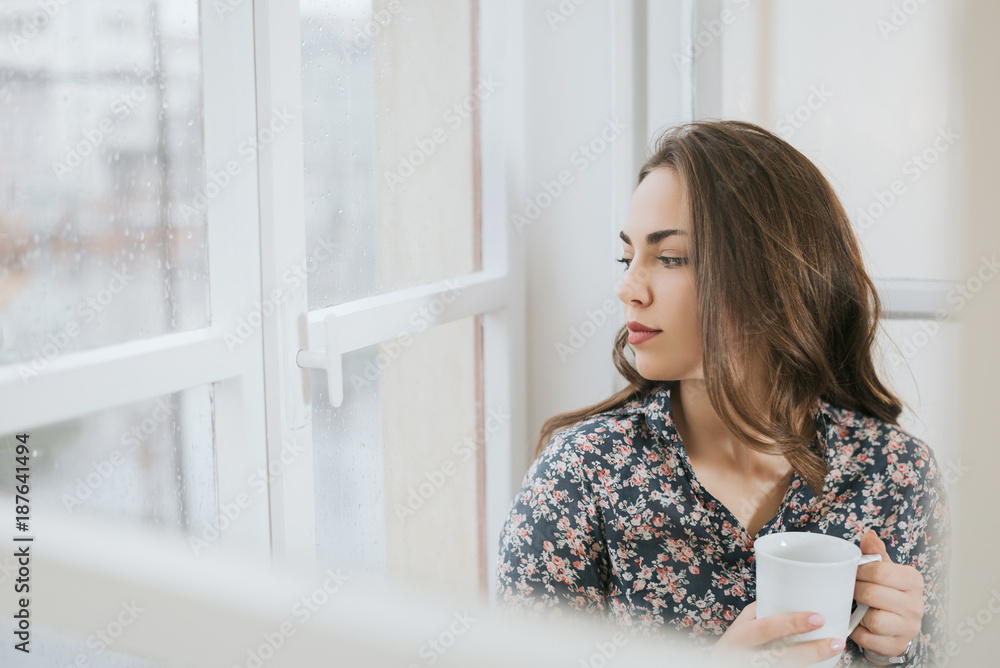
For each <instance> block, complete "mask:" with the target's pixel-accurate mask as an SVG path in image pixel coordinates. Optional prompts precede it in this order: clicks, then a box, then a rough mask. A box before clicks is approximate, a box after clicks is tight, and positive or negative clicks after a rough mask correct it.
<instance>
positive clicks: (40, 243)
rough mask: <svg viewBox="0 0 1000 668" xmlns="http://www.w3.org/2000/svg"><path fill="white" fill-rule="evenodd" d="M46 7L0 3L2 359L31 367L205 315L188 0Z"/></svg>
mask: <svg viewBox="0 0 1000 668" xmlns="http://www.w3.org/2000/svg"><path fill="white" fill-rule="evenodd" d="M48 4H51V6H52V11H51V16H50V15H49V14H47V13H46V11H43V7H42V5H41V4H39V3H37V2H8V3H4V6H3V7H2V9H0V23H2V24H3V25H4V26H5V27H6V28H7V29H6V30H4V39H2V40H0V117H2V118H3V124H2V127H0V335H2V338H0V364H3V363H9V362H15V361H16V362H24V363H26V364H30V365H31V366H33V367H35V368H36V369H37V370H41V368H44V366H45V365H46V364H47V363H48V361H49V360H51V359H52V358H53V357H55V356H57V355H59V354H60V353H62V352H68V351H78V350H83V349H88V348H93V347H96V346H102V345H108V344H114V343H120V342H123V341H127V340H130V339H135V338H142V337H148V336H154V335H158V334H163V333H167V332H174V331H181V330H187V329H193V328H198V327H202V326H205V325H206V324H208V322H209V314H208V304H209V301H208V281H207V276H208V256H207V250H206V245H205V217H204V201H205V200H204V192H205V178H204V170H203V167H202V165H203V162H204V156H203V150H202V148H203V145H202V136H201V65H200V62H201V61H200V41H199V33H198V2H197V0H177V1H175V2H169V3H162V4H161V3H160V2H154V1H149V0H146V1H143V0H129V1H125V0H119V1H112V2H109V1H107V0H100V1H97V0H79V1H76V0H74V2H71V3H65V2H59V3H48ZM46 6H48V5H46ZM39 17H41V18H39ZM36 24H40V27H38V25H36Z"/></svg>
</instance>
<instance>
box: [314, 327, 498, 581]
mask: <svg viewBox="0 0 1000 668" xmlns="http://www.w3.org/2000/svg"><path fill="white" fill-rule="evenodd" d="M479 336H480V333H479V324H478V322H477V318H466V319H463V320H458V321H455V322H452V323H448V324H445V325H441V326H438V327H432V328H430V329H428V330H426V331H424V332H421V333H419V334H417V335H415V336H412V337H410V338H400V339H394V340H392V341H389V342H386V343H383V344H380V345H379V346H371V347H369V348H366V349H364V350H360V351H357V352H356V353H353V354H350V355H346V356H345V360H344V379H345V380H344V403H343V404H342V405H341V406H340V407H339V408H335V409H334V408H331V407H330V405H329V403H328V400H327V396H326V392H325V389H326V380H325V377H324V376H323V375H322V374H321V373H317V374H314V376H313V378H312V387H313V391H314V395H313V399H312V401H313V442H314V447H315V449H316V450H315V466H316V522H317V542H318V545H319V555H320V558H321V560H323V561H326V562H330V563H334V564H342V565H344V566H345V567H350V568H352V569H355V570H357V571H360V572H366V573H368V574H373V575H380V576H384V577H386V578H388V579H389V580H390V581H398V582H406V583H407V584H410V585H414V586H421V587H430V588H433V589H434V590H435V591H436V592H439V593H443V594H444V595H450V596H453V597H456V598H464V599H469V600H471V599H475V598H477V597H478V596H480V593H481V591H482V590H483V587H485V556H484V542H483V541H484V536H483V522H482V513H483V510H482V508H483V503H484V496H483V490H484V488H483V482H482V473H481V472H482V466H483V454H482V434H483V428H484V427H483V425H482V424H480V422H481V420H482V419H483V418H482V417H480V411H481V410H482V408H483V407H482V403H481V399H480V397H481V393H480V392H479V388H480V387H481V378H480V371H479V363H478V360H479V359H480V353H479V351H478V350H477V345H476V341H477V339H478V338H479ZM505 419H506V418H505V416H504V413H503V412H501V411H496V410H493V411H491V410H489V407H487V410H486V412H485V428H487V429H489V428H490V427H491V426H492V427H493V428H496V427H497V425H499V424H502V422H503V421H504V420H505Z"/></svg>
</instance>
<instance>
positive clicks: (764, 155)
mask: <svg viewBox="0 0 1000 668" xmlns="http://www.w3.org/2000/svg"><path fill="white" fill-rule="evenodd" d="M658 168H668V169H672V170H674V172H675V173H676V174H677V175H678V177H679V180H680V181H681V183H682V186H683V188H684V191H685V193H686V197H687V199H686V201H687V202H688V203H689V206H690V215H691V221H692V230H691V231H692V251H693V261H694V268H695V282H696V285H697V300H698V305H699V308H698V311H699V318H700V324H701V337H702V350H703V355H704V363H703V369H704V376H705V385H706V388H707V391H708V395H709V399H710V400H711V402H712V404H713V406H714V407H715V409H716V411H717V412H718V414H719V417H720V419H721V420H722V421H723V423H724V424H725V425H726V426H727V427H728V429H729V430H730V431H731V432H732V433H733V434H734V435H735V436H736V437H737V438H739V439H740V440H741V441H742V442H744V443H745V444H746V445H747V446H748V447H750V448H752V449H754V450H757V451H758V452H764V453H769V454H782V455H784V456H785V457H786V458H787V459H788V462H789V463H790V464H791V465H792V466H793V467H794V469H795V470H796V471H797V472H798V474H799V475H800V476H801V477H802V478H803V479H804V480H805V481H806V482H807V483H808V484H809V486H810V487H811V488H812V489H813V491H814V492H815V493H816V494H817V495H819V494H821V493H822V490H823V480H824V478H825V477H826V474H827V466H826V459H825V457H824V455H823V454H822V453H821V452H820V451H819V450H818V448H816V447H811V445H812V443H813V441H814V440H815V438H816V427H815V423H814V421H813V413H812V410H813V408H814V407H815V404H816V400H817V399H818V398H822V399H824V400H825V401H827V402H829V403H831V404H833V405H835V406H839V407H843V408H848V409H851V410H856V411H859V412H861V413H864V414H866V415H869V416H872V417H876V418H879V419H881V420H884V421H886V422H887V423H891V424H897V422H896V420H897V418H898V417H899V414H900V413H901V412H902V406H903V404H902V402H901V401H900V399H899V398H898V397H896V396H895V395H894V394H893V393H892V392H890V391H889V390H888V389H887V388H886V387H885V386H884V385H883V384H882V382H881V381H880V380H879V378H878V374H877V372H876V370H875V366H874V364H873V362H872V346H873V344H874V342H875V338H876V335H877V332H878V322H879V317H880V315H881V311H882V306H881V302H880V300H879V296H878V292H877V290H876V288H875V285H874V283H873V282H872V280H871V278H870V277H869V276H868V273H867V272H866V271H865V267H864V262H863V260H862V256H861V252H860V249H859V247H858V242H857V239H856V238H855V236H854V232H853V230H852V229H851V222H850V219H849V218H848V216H847V213H846V211H845V210H844V207H843V205H842V204H841V203H840V200H839V199H838V197H837V195H836V193H835V192H834V190H833V188H832V187H831V186H830V184H829V182H828V181H827V179H826V178H825V177H824V176H823V174H822V173H821V172H820V170H819V169H818V168H817V167H816V166H815V165H814V164H813V163H812V162H810V161H809V159H808V158H806V156H804V155H803V154H802V153H800V152H799V151H798V150H796V149H795V148H794V147H793V146H792V145H791V144H789V143H787V142H786V141H784V140H783V139H781V138H779V137H777V136H776V135H774V134H773V133H771V132H769V131H768V130H766V129H764V128H762V127H760V126H757V125H754V124H753V123H748V122H745V121H737V120H713V121H696V122H690V123H685V124H683V125H678V126H674V127H671V128H668V129H667V130H666V131H664V132H663V133H662V134H661V135H660V136H659V137H658V138H657V140H656V142H655V144H654V146H653V153H652V155H651V156H650V157H649V159H647V160H646V162H645V163H644V164H643V166H642V168H641V169H640V170H639V178H638V180H637V182H636V185H638V184H639V183H642V180H643V179H644V178H646V176H647V175H648V174H649V173H650V172H651V171H652V170H654V169H658ZM627 343H628V330H627V329H626V328H625V327H622V328H621V330H619V331H618V333H617V335H616V336H615V343H614V349H613V351H612V359H613V361H614V365H615V367H616V368H617V369H618V372H619V373H620V374H621V375H622V376H623V377H624V378H625V380H626V381H628V383H629V385H628V387H626V388H625V389H623V390H621V391H619V392H617V393H615V394H613V395H612V396H610V397H608V398H607V399H605V400H604V401H601V402H599V403H597V404H594V405H592V406H587V407H586V408H582V409H579V410H576V411H570V412H567V413H561V414H559V415H555V416H553V417H550V418H549V419H548V420H546V421H545V423H544V424H543V425H542V428H541V434H540V436H539V439H538V443H537V444H536V447H535V457H536V458H537V457H538V455H539V454H541V452H542V450H543V449H544V447H545V444H546V443H548V442H549V440H550V439H551V437H552V435H553V434H554V433H555V432H556V431H558V430H559V429H561V428H563V427H566V426H569V425H572V424H575V423H577V422H579V421H581V420H584V419H587V418H589V417H591V416H593V415H596V414H598V413H602V412H604V411H609V410H612V409H615V408H618V407H620V406H622V405H623V404H625V403H627V402H629V401H631V400H633V399H637V398H643V397H645V396H647V395H648V394H649V393H650V392H651V391H652V390H653V389H655V388H656V387H658V386H661V385H663V384H664V382H665V381H658V380H649V379H646V378H643V377H642V376H640V375H639V372H638V371H637V370H636V368H635V364H634V354H630V352H631V351H630V350H629V349H628V348H627ZM751 351H752V352H753V353H754V354H755V355H759V356H760V359H762V360H763V362H764V365H765V367H766V368H767V370H768V388H769V389H768V396H766V397H761V396H758V395H757V394H754V392H753V391H752V389H751V388H750V387H749V385H748V384H747V382H748V379H747V377H746V374H745V373H743V372H742V369H744V368H745V367H744V366H743V362H744V361H746V360H747V359H748V355H749V354H750V352H751ZM666 382H668V383H670V384H671V387H676V381H666Z"/></svg>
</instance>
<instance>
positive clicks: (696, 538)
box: [495, 121, 950, 666]
mask: <svg viewBox="0 0 1000 668" xmlns="http://www.w3.org/2000/svg"><path fill="white" fill-rule="evenodd" d="M620 236H621V239H622V244H623V247H622V250H623V255H622V257H621V259H620V260H619V261H620V262H622V263H623V265H624V276H623V279H622V282H621V284H620V285H619V287H618V289H617V293H618V297H619V298H620V299H621V301H622V304H623V306H624V314H625V320H626V321H627V325H626V327H624V328H622V330H621V331H620V332H618V335H617V337H616V340H615V346H614V351H613V359H614V363H615V366H616V367H617V369H618V371H619V372H620V373H621V374H622V375H623V376H624V378H625V379H626V380H627V381H628V383H629V386H628V387H627V388H626V389H624V390H622V391H621V392H619V393H617V394H615V395H613V396H611V397H609V398H608V399H607V400H605V401H602V402H600V403H598V404H596V405H594V406H590V407H587V408H584V409H581V410H578V411H574V412H571V413H565V414H562V415H557V416H555V417H552V418H550V419H549V420H548V421H546V422H545V424H544V425H543V426H542V433H541V436H540V438H539V440H538V444H537V448H536V453H535V455H536V458H535V461H534V463H533V464H532V465H531V467H530V469H529V470H528V471H527V473H526V475H525V477H524V480H523V484H522V488H521V490H520V492H519V493H518V494H517V496H516V497H515V498H514V500H513V502H512V504H511V507H510V511H509V514H508V517H507V521H506V523H505V525H504V528H503V532H502V535H501V536H500V555H499V558H498V561H497V565H496V568H497V588H496V591H495V598H496V600H497V603H498V604H500V605H501V606H503V607H507V608H510V609H514V610H517V611H519V612H521V613H523V614H525V615H528V616H532V617H534V616H537V615H539V614H554V615H563V614H567V613H568V614H570V615H577V614H581V615H585V613H593V614H597V615H600V616H601V617H603V618H605V619H608V620H611V621H613V622H615V623H617V625H618V626H620V627H622V628H624V629H627V630H630V631H632V632H638V633H643V634H651V633H679V634H680V635H681V636H683V637H684V638H685V639H688V640H690V641H692V642H694V643H695V644H696V645H697V646H699V647H702V648H704V649H705V650H706V653H710V654H712V655H713V656H721V655H725V656H732V655H734V654H735V655H739V656H742V657H754V656H755V657H757V658H758V659H759V658H762V657H765V656H767V657H768V658H770V659H777V660H778V663H777V665H788V666H804V665H809V664H811V663H814V662H819V661H823V660H826V659H830V658H831V657H834V656H837V655H838V654H840V655H841V659H840V661H839V663H838V664H837V665H838V666H849V665H900V664H905V665H909V666H932V665H938V664H939V663H940V662H941V661H942V659H943V654H944V644H945V640H946V639H945V633H946V628H947V626H946V625H947V620H946V614H947V613H946V610H947V596H946V587H947V584H948V564H949V561H950V547H949V540H950V523H949V519H948V508H947V502H946V496H945V489H944V485H943V484H942V479H941V472H940V468H939V466H938V463H937V461H936V459H935V457H934V455H933V453H932V451H931V450H930V448H929V447H928V446H927V445H926V444H925V443H924V442H923V441H921V440H919V439H917V438H915V437H914V436H912V435H911V434H909V433H907V432H906V431H904V430H902V429H901V428H900V427H899V425H898V423H897V418H898V416H899V414H900V413H901V411H902V404H901V402H900V400H899V399H898V398H897V397H896V396H894V395H893V394H892V392H890V391H889V389H887V388H886V387H885V386H884V385H883V384H882V382H881V381H880V380H879V378H878V374H877V373H876V369H875V366H874V364H873V361H872V346H873V344H874V341H875V337H876V332H877V327H878V320H879V315H880V312H881V304H880V301H879V298H878V294H877V292H876V289H875V286H874V284H873V283H872V281H871V279H870V278H869V276H868V275H867V273H866V272H865V268H864V265H863V262H862V257H861V253H860V250H859V247H858V243H857V240H856V238H855V236H854V234H853V232H852V230H851V223H850V220H849V218H848V216H847V214H846V212H845V211H844V208H843V206H842V205H841V203H840V201H839V200H838V198H837V196H836V194H835V193H834V191H833V189H832V188H831V186H830V184H829V183H828V182H827V180H826V179H825V178H824V176H823V175H822V173H821V172H820V171H819V170H818V169H817V168H816V166H815V165H813V164H812V163H811V162H810V161H809V160H808V159H807V158H806V157H805V156H803V155H802V154H801V153H800V152H798V151H797V150H796V149H795V148H793V147H792V146H791V145H789V144H788V143H787V142H785V141H783V140H782V139H780V138H778V137H776V136H775V135H774V134H772V133H770V132H768V131H767V130H765V129H763V128H761V127H759V126H756V125H753V124H751V123H746V122H740V121H714V122H695V123H689V124H686V125H682V126H679V127H675V128H671V129H669V130H668V131H667V132H665V133H664V134H663V135H662V136H661V137H660V138H659V139H658V141H657V143H656V146H655V148H654V153H653V155H652V156H651V157H650V158H649V159H648V160H647V161H646V163H645V164H644V165H643V167H642V169H641V170H640V172H639V178H638V185H637V188H636V190H635V193H634V195H633V197H632V200H631V203H630V205H629V209H628V214H627V217H626V220H625V224H624V229H623V230H622V231H621V234H620ZM781 531H813V532H820V533H825V534H830V535H834V536H838V537H841V538H845V539H847V540H850V541H852V542H855V543H856V544H858V545H859V546H860V548H861V551H862V552H863V553H865V554H868V553H880V554H881V555H882V561H881V562H876V563H871V564H865V565H863V566H860V567H859V568H858V583H857V586H856V588H855V591H854V594H855V599H856V600H858V601H859V602H863V603H867V604H868V605H870V606H871V609H870V610H869V611H868V612H867V614H865V616H864V618H863V619H862V622H861V624H859V625H858V627H857V628H856V629H855V631H854V632H852V633H851V634H850V636H849V638H826V639H822V640H813V641H810V642H805V643H799V644H789V643H787V642H786V641H783V640H782V639H783V638H785V637H786V636H788V635H792V634H797V633H803V632H806V631H810V630H812V629H814V628H816V627H818V626H819V625H820V624H822V623H823V620H822V619H818V617H821V615H812V614H811V611H803V612H801V613H794V614H788V615H773V616H770V617H763V618H756V615H755V612H754V610H755V602H754V601H755V570H754V569H755V564H754V552H753V541H754V539H755V538H756V537H758V536H763V535H766V534H771V533H776V532H781ZM845 645H846V647H845ZM775 650H780V651H775ZM763 652H769V654H768V655H764V654H762V653H763ZM862 657H864V658H863V659H862ZM754 665H764V664H754ZM767 665H776V664H775V663H774V662H771V663H768V664H767Z"/></svg>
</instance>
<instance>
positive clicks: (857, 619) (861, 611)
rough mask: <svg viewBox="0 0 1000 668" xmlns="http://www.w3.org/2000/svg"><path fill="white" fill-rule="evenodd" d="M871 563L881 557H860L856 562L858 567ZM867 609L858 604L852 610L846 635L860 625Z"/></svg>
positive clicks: (879, 559)
mask: <svg viewBox="0 0 1000 668" xmlns="http://www.w3.org/2000/svg"><path fill="white" fill-rule="evenodd" d="M873 561H882V555H881V554H865V555H862V557H861V559H859V560H858V566H861V565H862V564H870V563H871V562H873ZM868 607H869V606H868V604H867V603H858V607H856V608H855V609H854V613H853V614H852V615H851V619H850V621H848V622H847V635H851V634H852V633H854V629H856V628H857V626H858V624H860V623H861V618H862V617H864V616H865V613H866V612H868Z"/></svg>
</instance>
